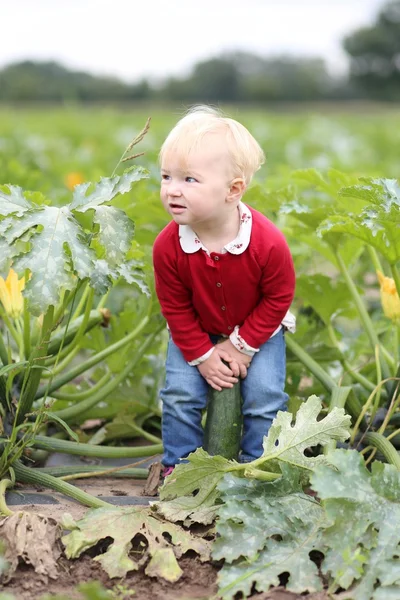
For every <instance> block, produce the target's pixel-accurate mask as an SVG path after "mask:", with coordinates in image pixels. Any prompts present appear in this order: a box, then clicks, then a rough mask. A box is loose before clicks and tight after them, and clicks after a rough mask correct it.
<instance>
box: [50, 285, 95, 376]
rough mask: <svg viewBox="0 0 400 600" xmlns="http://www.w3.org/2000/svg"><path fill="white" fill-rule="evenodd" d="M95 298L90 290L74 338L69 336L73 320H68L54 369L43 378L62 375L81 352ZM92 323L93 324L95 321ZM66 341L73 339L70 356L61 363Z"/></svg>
mask: <svg viewBox="0 0 400 600" xmlns="http://www.w3.org/2000/svg"><path fill="white" fill-rule="evenodd" d="M93 298H94V290H93V289H92V288H89V293H88V294H87V302H86V308H85V312H84V314H83V317H82V319H81V320H80V323H79V325H78V326H76V327H75V328H74V329H73V331H72V336H68V333H69V328H70V327H69V325H70V323H71V319H68V322H67V325H66V327H65V329H64V336H63V337H62V338H61V343H60V347H59V350H58V354H57V357H56V361H55V364H54V367H53V369H52V370H51V371H50V373H46V374H45V373H43V377H45V378H50V379H52V378H53V377H55V375H58V374H59V373H61V372H62V371H63V370H64V369H65V368H66V367H67V365H69V363H70V362H71V361H72V360H73V359H74V358H75V356H76V354H77V353H78V352H79V349H80V348H79V343H80V341H81V339H82V338H83V336H84V334H85V333H86V331H87V329H88V326H89V319H90V314H91V310H90V309H91V308H92V304H93ZM77 320H78V319H77ZM91 323H93V321H92V322H91ZM96 324H97V323H96ZM66 339H71V343H70V345H69V348H68V354H67V356H65V358H64V359H63V360H62V361H61V362H59V361H60V354H61V351H62V349H63V347H64V345H65V342H66ZM47 351H48V352H49V349H47Z"/></svg>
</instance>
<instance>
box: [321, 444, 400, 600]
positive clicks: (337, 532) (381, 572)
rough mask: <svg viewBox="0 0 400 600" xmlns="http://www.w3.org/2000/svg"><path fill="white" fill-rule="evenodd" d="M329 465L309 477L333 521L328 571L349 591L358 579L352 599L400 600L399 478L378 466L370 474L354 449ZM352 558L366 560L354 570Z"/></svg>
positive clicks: (390, 468) (389, 467)
mask: <svg viewBox="0 0 400 600" xmlns="http://www.w3.org/2000/svg"><path fill="white" fill-rule="evenodd" d="M329 462H330V463H331V465H333V468H332V467H328V466H321V467H318V468H317V469H316V470H315V472H314V474H313V475H312V476H311V482H312V486H313V489H314V490H315V491H316V492H317V493H318V496H319V497H320V498H321V500H322V501H323V505H324V507H325V510H326V513H327V515H328V517H329V519H331V521H332V522H333V525H332V527H331V528H329V529H327V531H326V534H325V540H326V542H327V544H328V546H329V547H330V548H331V550H330V552H329V553H327V555H326V559H325V562H324V571H325V572H327V573H331V574H332V576H333V577H334V578H335V579H336V581H337V584H338V585H340V586H343V587H346V588H347V587H348V586H349V585H350V583H351V582H352V581H353V579H357V580H358V582H357V585H356V587H355V589H354V591H353V592H352V596H351V597H352V598H354V600H383V598H395V597H398V598H400V563H399V548H400V473H399V472H398V471H397V470H396V468H395V467H394V466H392V465H388V464H382V463H379V462H374V463H373V464H372V470H371V472H370V471H368V469H367V468H366V467H365V465H364V461H363V458H362V456H360V455H359V454H358V452H356V451H355V450H347V451H345V450H336V451H335V452H333V453H332V454H329ZM350 524H351V526H349V525H350ZM354 556H361V557H362V558H361V560H359V561H358V565H357V568H356V569H355V568H354V560H351V558H352V557H354ZM364 563H366V564H365V568H362V566H363V564H364ZM386 590H387V595H385V591H386ZM396 594H397V595H396Z"/></svg>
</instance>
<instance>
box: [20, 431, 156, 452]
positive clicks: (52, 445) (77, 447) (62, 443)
mask: <svg viewBox="0 0 400 600" xmlns="http://www.w3.org/2000/svg"><path fill="white" fill-rule="evenodd" d="M32 446H33V447H34V448H41V449H42V450H49V451H51V452H62V453H64V454H75V455H77V456H96V457H97V458H137V457H141V456H154V455H155V454H161V452H162V450H163V447H162V444H152V445H151V446H134V447H133V446H119V447H114V446H112V447H110V446H94V445H91V444H80V443H78V442H69V441H67V440H58V439H54V438H52V437H46V436H44V435H37V436H36V437H35V438H34V440H33V442H32Z"/></svg>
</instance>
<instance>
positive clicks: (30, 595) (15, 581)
mask: <svg viewBox="0 0 400 600" xmlns="http://www.w3.org/2000/svg"><path fill="white" fill-rule="evenodd" d="M78 482H79V487H80V488H82V489H84V490H85V491H87V492H89V493H91V494H93V495H96V496H106V497H107V496H114V497H126V496H136V497H137V499H138V501H141V502H142V503H143V504H145V503H146V502H147V499H146V498H143V496H142V493H143V488H144V485H145V482H144V481H135V480H127V479H113V478H109V479H102V480H101V481H100V480H99V479H96V478H91V479H82V480H77V481H75V482H74V483H75V484H78ZM15 491H18V492H19V493H21V498H23V497H24V495H25V494H28V493H31V492H34V493H35V494H43V495H44V494H46V495H51V496H52V497H53V498H55V499H56V500H57V501H58V504H20V505H18V506H11V507H10V508H12V510H18V511H19V510H27V511H33V512H36V513H41V514H45V515H46V516H48V517H53V518H54V519H56V520H57V521H60V520H61V517H62V516H63V515H64V514H65V513H69V514H71V516H72V517H73V518H74V519H75V520H76V519H80V518H82V517H83V515H84V514H85V512H86V511H87V510H88V509H87V508H86V507H84V506H82V505H80V504H78V503H77V502H75V501H73V500H71V499H69V498H66V497H65V496H63V495H61V494H57V493H55V492H53V491H51V490H46V489H43V488H41V489H40V490H38V489H37V488H34V487H29V486H23V487H20V488H16V490H15ZM139 499H140V500H139ZM178 562H179V565H180V567H181V569H182V570H183V575H182V577H181V579H180V580H179V581H178V582H177V583H168V582H166V581H163V580H160V579H154V578H150V577H148V576H147V575H145V574H144V572H143V570H141V571H137V572H131V573H129V574H128V576H127V577H125V578H124V579H123V580H119V579H112V580H110V579H109V578H108V576H107V574H106V573H105V572H104V571H103V570H102V568H101V566H100V565H99V564H98V563H96V562H95V561H93V559H92V555H91V554H90V551H89V552H87V553H84V554H82V555H81V557H80V558H78V559H75V560H68V559H66V558H65V557H64V556H62V557H61V558H60V559H59V561H58V570H59V575H58V577H57V580H52V579H49V578H47V577H44V576H42V575H39V574H37V573H35V572H34V570H33V568H32V567H29V566H28V565H20V566H19V567H18V569H17V571H16V573H15V574H14V576H13V577H12V579H11V581H10V582H8V584H7V585H1V584H0V599H1V597H2V592H3V593H7V594H11V595H13V596H14V598H15V599H16V600H40V599H41V598H43V596H44V595H46V598H48V596H47V595H50V597H51V595H53V594H54V595H56V594H61V595H64V596H65V598H68V600H81V598H82V596H81V595H80V594H79V592H78V591H77V590H76V586H77V584H78V583H82V582H87V581H92V580H97V581H100V582H101V583H102V584H103V586H104V587H106V588H108V589H114V590H116V589H118V588H117V587H116V586H118V585H121V586H123V587H122V590H124V592H125V593H124V594H123V595H118V596H116V597H117V598H118V600H128V599H130V598H132V600H192V599H198V600H211V599H215V598H216V596H215V595H216V593H217V575H218V568H219V567H218V565H217V564H211V563H206V564H204V563H201V562H200V560H199V559H198V557H197V556H195V555H194V554H193V555H189V553H188V554H187V555H186V556H183V557H182V558H181V559H180V560H179V561H178ZM133 591H134V593H133ZM252 598H254V599H255V600H328V597H327V596H326V595H325V594H311V595H308V596H307V595H306V596H304V595H302V596H298V595H296V594H292V593H291V592H287V591H285V590H284V589H283V588H275V589H274V590H271V591H269V592H268V593H263V594H258V593H255V594H254V595H252Z"/></svg>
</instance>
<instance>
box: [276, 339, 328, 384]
mask: <svg viewBox="0 0 400 600" xmlns="http://www.w3.org/2000/svg"><path fill="white" fill-rule="evenodd" d="M285 341H286V346H287V347H288V348H289V350H290V351H291V352H293V354H294V355H295V356H296V357H297V358H298V359H299V360H300V362H302V363H303V365H305V366H306V367H307V368H308V369H309V370H310V371H311V373H312V374H313V375H314V376H315V377H316V378H317V379H318V380H319V381H320V382H321V383H322V385H323V386H324V387H325V388H326V389H327V390H328V391H329V392H331V391H332V389H333V388H334V387H335V386H336V382H335V380H334V379H332V377H331V376H330V375H328V373H327V372H326V371H325V369H323V368H322V367H321V366H320V365H319V364H318V363H317V362H316V361H315V360H314V359H313V358H312V357H311V356H310V355H309V354H308V353H307V352H306V351H305V350H303V348H302V347H301V346H299V344H298V343H297V342H295V341H294V339H293V337H291V336H289V335H287V336H285Z"/></svg>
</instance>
